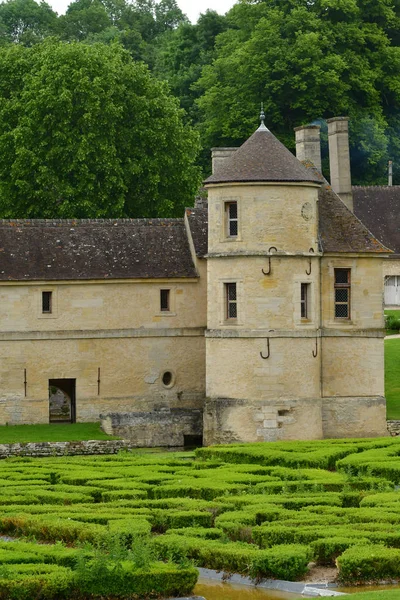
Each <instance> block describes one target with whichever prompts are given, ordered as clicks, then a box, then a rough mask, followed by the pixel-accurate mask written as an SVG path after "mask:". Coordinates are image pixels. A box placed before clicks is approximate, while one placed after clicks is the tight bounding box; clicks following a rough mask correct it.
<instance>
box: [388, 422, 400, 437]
mask: <svg viewBox="0 0 400 600" xmlns="http://www.w3.org/2000/svg"><path fill="white" fill-rule="evenodd" d="M387 428H388V432H389V433H390V435H392V436H396V435H400V421H388V422H387Z"/></svg>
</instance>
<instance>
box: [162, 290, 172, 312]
mask: <svg viewBox="0 0 400 600" xmlns="http://www.w3.org/2000/svg"><path fill="white" fill-rule="evenodd" d="M170 291H171V290H160V310H161V311H163V312H169V311H170V310H171V309H170V297H169V295H170Z"/></svg>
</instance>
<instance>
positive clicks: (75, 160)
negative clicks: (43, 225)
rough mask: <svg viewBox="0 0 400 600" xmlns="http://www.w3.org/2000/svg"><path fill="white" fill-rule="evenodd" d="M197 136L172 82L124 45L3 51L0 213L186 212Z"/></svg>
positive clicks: (50, 44) (49, 45)
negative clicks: (172, 91) (169, 87)
mask: <svg viewBox="0 0 400 600" xmlns="http://www.w3.org/2000/svg"><path fill="white" fill-rule="evenodd" d="M197 151H198V139H197V134H195V133H194V132H193V130H191V129H190V127H189V126H187V125H184V124H183V120H182V110H181V109H179V107H178V101H177V100H176V99H175V98H173V97H172V96H171V95H170V94H169V92H168V90H167V89H166V87H165V85H164V84H163V83H161V82H159V81H157V80H155V79H154V78H153V77H152V76H151V75H150V74H149V72H148V70H147V68H146V67H145V66H144V65H143V64H138V63H135V62H134V61H133V60H132V59H131V57H130V55H129V53H128V52H127V51H125V50H123V49H122V48H121V47H120V46H118V45H111V46H104V45H101V44H93V45H86V44H80V43H77V42H75V43H74V42H71V43H68V44H64V43H61V42H55V41H52V40H46V41H45V42H43V43H41V44H37V45H36V46H33V47H32V48H25V47H22V46H18V45H16V46H11V47H8V48H3V49H1V50H0V215H1V216H2V217H49V218H54V217H124V216H129V217H154V216H175V215H179V214H181V211H182V208H183V206H184V205H185V204H188V203H190V201H191V200H192V198H193V196H194V194H195V192H196V190H197V187H198V184H199V171H198V168H197V167H195V166H194V161H195V159H196V154H197Z"/></svg>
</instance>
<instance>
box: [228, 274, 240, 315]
mask: <svg viewBox="0 0 400 600" xmlns="http://www.w3.org/2000/svg"><path fill="white" fill-rule="evenodd" d="M225 303H226V319H237V316H238V311H237V291H236V283H226V284H225Z"/></svg>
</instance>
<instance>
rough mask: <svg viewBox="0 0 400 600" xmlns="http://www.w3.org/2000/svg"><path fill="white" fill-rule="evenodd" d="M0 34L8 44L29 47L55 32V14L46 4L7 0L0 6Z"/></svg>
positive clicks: (32, 0) (25, 0)
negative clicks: (0, 26)
mask: <svg viewBox="0 0 400 600" xmlns="http://www.w3.org/2000/svg"><path fill="white" fill-rule="evenodd" d="M0 22H1V23H2V28H1V29H2V31H1V33H2V34H3V36H4V37H5V39H6V40H7V41H9V42H15V43H19V44H23V45H25V46H31V45H32V44H35V43H37V42H40V41H41V40H43V39H44V38H45V37H47V36H48V35H54V34H55V33H56V31H57V14H56V13H55V12H54V11H53V10H52V9H51V7H50V6H49V5H48V4H47V3H46V2H40V4H38V3H37V2H35V0H7V2H3V3H2V4H0Z"/></svg>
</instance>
